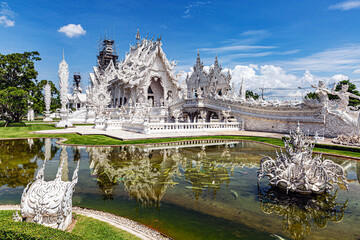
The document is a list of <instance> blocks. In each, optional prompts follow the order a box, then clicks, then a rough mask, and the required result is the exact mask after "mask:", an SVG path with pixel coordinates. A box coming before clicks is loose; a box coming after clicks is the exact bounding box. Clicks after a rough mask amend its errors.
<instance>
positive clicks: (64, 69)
mask: <svg viewBox="0 0 360 240" xmlns="http://www.w3.org/2000/svg"><path fill="white" fill-rule="evenodd" d="M68 80H69V66H68V64H67V63H66V61H65V56H64V54H63V60H62V61H61V62H60V64H59V85H60V102H61V110H60V117H61V121H60V122H58V123H57V124H56V127H72V126H73V125H72V123H71V122H69V121H68V114H69V112H68V110H67V108H66V105H67V104H68V102H69V99H68V95H67V94H68V87H69V81H68Z"/></svg>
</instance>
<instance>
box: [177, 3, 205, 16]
mask: <svg viewBox="0 0 360 240" xmlns="http://www.w3.org/2000/svg"><path fill="white" fill-rule="evenodd" d="M208 4H211V2H210V1H199V2H193V3H190V4H189V5H187V6H186V7H185V11H184V15H183V16H182V17H183V18H186V19H187V18H191V17H192V15H191V13H192V12H193V11H194V8H197V7H201V6H205V5H208Z"/></svg>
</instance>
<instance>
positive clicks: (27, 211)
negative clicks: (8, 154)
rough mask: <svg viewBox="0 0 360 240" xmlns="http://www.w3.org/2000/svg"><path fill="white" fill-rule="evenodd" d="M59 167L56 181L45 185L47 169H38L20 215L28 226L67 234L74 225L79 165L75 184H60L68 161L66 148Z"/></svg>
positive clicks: (72, 182) (24, 197)
mask: <svg viewBox="0 0 360 240" xmlns="http://www.w3.org/2000/svg"><path fill="white" fill-rule="evenodd" d="M60 160H61V163H60V167H59V168H58V171H57V174H56V178H55V180H54V181H44V168H45V164H46V160H45V161H44V164H43V166H42V167H41V168H40V169H39V171H38V173H37V175H36V180H35V182H33V183H29V184H28V185H27V186H26V188H25V189H24V192H23V194H22V196H21V215H22V218H25V220H26V221H27V222H35V223H39V224H42V225H44V226H47V227H52V228H56V229H60V230H66V229H67V227H68V226H69V224H70V223H71V221H72V195H73V192H74V188H75V185H76V183H77V182H78V171H79V163H80V161H79V162H78V164H77V167H76V169H75V171H74V174H73V177H72V181H71V182H64V181H62V180H61V175H62V172H63V165H64V162H65V161H67V153H66V147H62V152H61V155H60Z"/></svg>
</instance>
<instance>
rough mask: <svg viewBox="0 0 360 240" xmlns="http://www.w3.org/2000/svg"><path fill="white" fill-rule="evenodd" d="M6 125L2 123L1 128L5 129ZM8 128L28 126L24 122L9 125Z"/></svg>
mask: <svg viewBox="0 0 360 240" xmlns="http://www.w3.org/2000/svg"><path fill="white" fill-rule="evenodd" d="M4 126H5V123H4V122H2V123H0V127H4ZM7 127H26V124H25V123H24V122H16V123H9V124H8V125H7Z"/></svg>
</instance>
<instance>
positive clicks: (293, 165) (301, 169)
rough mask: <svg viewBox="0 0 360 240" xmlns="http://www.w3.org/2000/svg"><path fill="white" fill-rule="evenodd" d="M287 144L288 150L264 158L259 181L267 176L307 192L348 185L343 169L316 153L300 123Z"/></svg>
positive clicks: (277, 183) (279, 184)
mask: <svg viewBox="0 0 360 240" xmlns="http://www.w3.org/2000/svg"><path fill="white" fill-rule="evenodd" d="M284 144H285V151H286V152H282V151H280V153H277V157H276V159H275V160H273V159H272V158H271V157H268V156H266V157H263V158H262V159H261V161H260V169H259V171H258V181H260V180H261V178H262V177H264V176H267V177H268V178H269V180H270V185H273V186H276V187H279V188H282V189H285V190H286V191H291V192H299V193H306V194H308V193H316V194H321V193H324V192H326V191H328V190H331V189H332V188H333V184H334V183H338V184H341V185H344V186H345V187H346V188H347V182H346V177H345V171H344V169H343V168H342V167H341V166H340V165H339V164H336V163H334V162H333V161H331V160H328V159H326V160H323V159H321V155H317V156H315V157H313V152H312V149H313V148H314V145H313V144H312V143H311V140H310V139H309V138H308V137H306V136H305V135H304V133H303V132H302V131H301V130H300V126H299V125H298V128H297V130H296V131H295V132H290V139H289V140H284Z"/></svg>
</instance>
